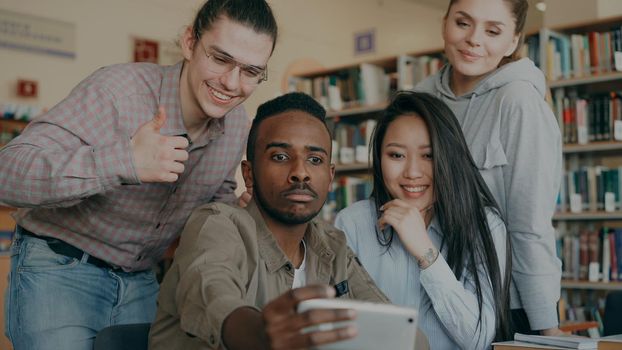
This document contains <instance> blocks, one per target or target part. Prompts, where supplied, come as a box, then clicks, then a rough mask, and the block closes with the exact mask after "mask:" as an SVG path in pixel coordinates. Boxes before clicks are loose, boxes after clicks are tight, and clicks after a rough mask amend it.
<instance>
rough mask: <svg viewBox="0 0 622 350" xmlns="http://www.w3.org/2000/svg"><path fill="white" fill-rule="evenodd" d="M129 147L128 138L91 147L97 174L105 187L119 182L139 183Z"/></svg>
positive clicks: (127, 183) (126, 183) (119, 183)
mask: <svg viewBox="0 0 622 350" xmlns="http://www.w3.org/2000/svg"><path fill="white" fill-rule="evenodd" d="M131 149H132V146H131V144H130V139H129V138H122V139H120V140H118V142H116V143H115V144H113V145H110V146H104V147H93V148H92V150H91V152H92V153H93V159H94V160H95V168H96V170H97V175H98V176H99V178H100V182H101V184H102V185H103V187H104V188H105V189H109V188H111V187H115V186H118V185H121V184H125V185H138V184H140V180H139V179H138V176H137V175H136V170H135V169H134V159H133V155H132V151H131Z"/></svg>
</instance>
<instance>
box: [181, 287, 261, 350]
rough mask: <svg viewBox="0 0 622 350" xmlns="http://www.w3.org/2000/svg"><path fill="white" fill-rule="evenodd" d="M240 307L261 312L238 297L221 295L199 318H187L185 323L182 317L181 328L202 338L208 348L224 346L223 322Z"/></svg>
mask: <svg viewBox="0 0 622 350" xmlns="http://www.w3.org/2000/svg"><path fill="white" fill-rule="evenodd" d="M241 307H249V308H252V309H255V310H258V311H259V312H261V310H259V309H257V308H256V307H254V306H252V305H248V304H246V303H245V302H244V300H242V299H240V298H236V297H230V296H229V297H228V296H223V297H221V298H218V299H216V300H214V301H212V302H211V303H210V304H209V306H208V308H207V310H205V313H204V314H202V315H200V319H198V320H189V319H188V321H190V322H187V323H185V322H183V321H184V318H182V324H181V328H182V329H183V330H184V331H185V332H188V333H190V334H192V335H194V336H197V337H199V338H201V339H203V341H205V342H206V343H207V344H208V345H209V348H210V349H219V348H221V346H222V347H223V348H224V342H223V340H222V326H223V323H224V322H225V320H226V319H227V317H228V316H229V315H230V314H231V313H232V312H233V311H235V310H236V309H238V308H241Z"/></svg>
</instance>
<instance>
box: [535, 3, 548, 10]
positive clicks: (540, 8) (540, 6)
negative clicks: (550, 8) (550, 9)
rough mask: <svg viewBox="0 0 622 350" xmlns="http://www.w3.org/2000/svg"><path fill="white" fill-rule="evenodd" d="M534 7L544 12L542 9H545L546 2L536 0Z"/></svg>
mask: <svg viewBox="0 0 622 350" xmlns="http://www.w3.org/2000/svg"><path fill="white" fill-rule="evenodd" d="M536 8H537V9H538V10H539V11H542V12H544V11H546V3H545V2H544V1H538V2H537V3H536Z"/></svg>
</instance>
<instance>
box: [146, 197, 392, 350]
mask: <svg viewBox="0 0 622 350" xmlns="http://www.w3.org/2000/svg"><path fill="white" fill-rule="evenodd" d="M304 237H305V238H304V239H305V243H306V247H307V248H306V258H305V259H306V260H305V264H306V268H305V273H306V282H307V284H317V283H323V284H329V285H331V286H338V287H339V288H338V290H340V291H341V292H342V293H343V296H342V297H346V298H352V299H358V300H366V301H375V302H388V299H387V298H386V297H385V296H384V294H383V293H382V292H381V291H380V290H379V289H378V288H377V287H376V285H375V284H374V282H373V281H372V279H371V277H370V276H369V275H368V274H367V272H366V271H365V270H364V269H363V267H362V266H361V265H360V262H359V261H358V259H357V258H356V256H355V255H354V253H353V252H352V251H351V250H350V248H348V246H347V245H346V239H345V236H344V234H343V232H341V231H339V230H338V229H336V228H334V227H333V226H330V225H327V224H325V223H323V222H321V221H319V220H312V221H311V222H310V223H309V227H308V229H307V232H306V233H305V236H304ZM293 281H294V268H293V265H292V263H291V262H290V261H289V260H288V258H287V257H286V256H285V254H284V253H283V251H282V250H281V249H280V248H279V246H278V245H277V242H276V240H275V239H274V237H273V235H272V233H271V232H270V230H269V229H268V227H267V226H266V223H265V221H264V220H263V217H262V215H261V213H260V212H259V209H258V208H257V205H256V203H255V202H254V201H251V203H249V205H248V207H247V208H245V209H242V208H239V207H233V206H228V205H226V204H222V203H211V204H207V205H204V206H202V207H199V208H198V209H196V210H195V211H194V212H193V214H192V216H191V217H190V219H189V220H188V222H187V224H186V226H185V228H184V231H183V233H182V235H181V241H180V244H179V247H178V248H177V251H176V253H175V259H174V262H173V264H172V266H171V268H170V270H169V271H168V273H167V274H166V277H165V278H164V281H163V282H162V286H161V290H160V296H159V298H158V313H157V316H156V320H155V322H154V324H153V326H152V328H151V332H150V334H149V348H150V349H155V350H159V349H162V350H164V349H166V350H171V349H184V350H186V349H219V348H224V346H223V344H222V339H221V334H222V333H221V329H222V325H223V322H224V320H225V319H226V318H227V316H228V315H229V314H231V312H232V311H234V310H235V309H237V308H239V307H243V306H247V307H248V306H250V307H254V308H256V309H261V308H262V307H263V306H264V305H266V304H267V303H268V302H270V301H271V300H272V299H274V298H276V297H278V296H279V295H281V294H283V293H284V292H286V291H287V290H289V289H291V287H292V283H293Z"/></svg>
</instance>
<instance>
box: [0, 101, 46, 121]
mask: <svg viewBox="0 0 622 350" xmlns="http://www.w3.org/2000/svg"><path fill="white" fill-rule="evenodd" d="M44 112H45V109H44V108H41V107H39V106H35V105H30V104H20V103H0V119H8V120H20V121H25V122H28V121H31V120H33V119H34V118H35V117H37V116H38V115H40V114H42V113H44Z"/></svg>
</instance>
